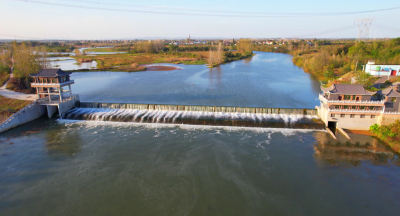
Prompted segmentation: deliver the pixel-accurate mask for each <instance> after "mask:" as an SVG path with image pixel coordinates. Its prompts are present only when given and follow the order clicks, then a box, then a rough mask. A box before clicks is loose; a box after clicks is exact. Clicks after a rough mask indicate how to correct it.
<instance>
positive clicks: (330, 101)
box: [319, 95, 385, 104]
mask: <svg viewBox="0 0 400 216" xmlns="http://www.w3.org/2000/svg"><path fill="white" fill-rule="evenodd" d="M319 99H320V100H322V101H323V102H325V103H339V104H385V101H384V100H381V101H354V100H328V99H327V98H326V97H325V96H323V95H319Z"/></svg>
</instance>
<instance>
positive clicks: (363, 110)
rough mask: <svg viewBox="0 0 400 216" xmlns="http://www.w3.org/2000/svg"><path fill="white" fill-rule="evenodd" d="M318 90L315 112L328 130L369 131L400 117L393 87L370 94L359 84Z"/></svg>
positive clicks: (340, 85) (396, 95)
mask: <svg viewBox="0 0 400 216" xmlns="http://www.w3.org/2000/svg"><path fill="white" fill-rule="evenodd" d="M321 90H322V92H323V94H320V95H319V100H320V106H317V107H316V109H317V110H318V116H319V117H320V118H321V120H322V121H323V122H324V123H325V125H326V126H327V127H339V128H344V129H350V130H369V127H370V126H371V125H373V124H378V125H382V124H383V125H386V124H390V123H393V122H394V121H395V120H397V119H399V118H400V106H399V103H400V94H399V93H398V92H396V91H395V90H394V89H393V87H389V88H388V89H385V90H382V91H377V92H371V91H367V90H365V88H364V86H363V85H361V84H333V85H332V86H331V87H327V88H325V87H322V86H321Z"/></svg>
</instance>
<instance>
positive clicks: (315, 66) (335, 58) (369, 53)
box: [253, 38, 400, 81]
mask: <svg viewBox="0 0 400 216" xmlns="http://www.w3.org/2000/svg"><path fill="white" fill-rule="evenodd" d="M253 49H254V50H255V51H266V52H278V53H289V54H292V55H293V56H294V58H293V63H294V64H295V65H297V66H299V67H303V69H304V71H306V72H309V73H312V74H314V75H315V76H317V77H318V78H319V79H320V80H323V81H327V80H330V79H334V78H336V77H340V76H342V75H344V74H346V73H348V72H351V71H361V70H362V65H365V64H367V62H368V60H370V59H374V60H375V63H376V64H400V38H396V39H390V40H381V41H372V42H363V41H359V42H357V41H354V40H347V41H345V40H337V41H335V40H331V41H329V40H314V41H312V42H307V41H304V40H301V41H297V42H293V41H291V42H289V44H284V45H276V46H270V45H258V44H253ZM356 65H357V68H356Z"/></svg>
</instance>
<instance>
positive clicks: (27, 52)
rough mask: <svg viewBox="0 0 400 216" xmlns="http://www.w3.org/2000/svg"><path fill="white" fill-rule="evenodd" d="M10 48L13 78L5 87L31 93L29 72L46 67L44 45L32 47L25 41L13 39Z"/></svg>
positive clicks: (36, 71)
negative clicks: (19, 41)
mask: <svg viewBox="0 0 400 216" xmlns="http://www.w3.org/2000/svg"><path fill="white" fill-rule="evenodd" d="M10 48H11V49H10V50H9V51H10V55H11V56H12V57H13V60H14V68H13V74H14V78H13V79H11V80H10V82H9V83H8V85H7V88H8V89H11V90H13V91H19V92H25V93H33V92H34V91H33V89H32V88H31V87H30V82H31V81H32V78H31V77H30V75H29V74H35V73H38V72H39V71H40V70H41V69H42V68H45V67H48V60H47V49H46V47H45V46H36V47H34V48H32V47H30V46H29V45H28V44H27V43H25V42H22V43H17V42H15V41H14V42H13V44H12V46H11V47H10ZM33 51H34V52H33Z"/></svg>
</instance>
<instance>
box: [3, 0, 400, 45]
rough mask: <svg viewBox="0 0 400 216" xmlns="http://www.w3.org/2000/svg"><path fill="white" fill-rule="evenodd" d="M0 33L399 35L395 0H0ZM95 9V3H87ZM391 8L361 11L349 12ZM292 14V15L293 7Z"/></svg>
mask: <svg viewBox="0 0 400 216" xmlns="http://www.w3.org/2000/svg"><path fill="white" fill-rule="evenodd" d="M0 5H1V7H0V9H1V15H2V17H1V19H0V39H24V38H25V39H47V40H50V39H55V40H57V39H60V40H61V39H70V40H102V39H103V40H104V39H135V38H143V39H146V38H165V39H167V38H168V39H179V38H187V37H188V35H189V34H190V35H191V38H194V39H196V38H294V37H297V38H357V36H358V32H359V29H358V26H357V25H355V21H356V20H358V19H364V18H374V21H373V27H372V28H371V30H370V34H369V37H371V38H374V37H376V38H384V37H389V38H393V37H400V25H399V24H398V22H399V21H400V1H398V0H388V1H385V0H381V1H376V0H374V1H372V0H364V1H354V0H335V1H321V0H318V1H317V0H303V1H298V0H297V1H294V0H293V1H285V0H281V1H276V0H275V1H269V0H241V1H239V0H230V1H225V0H224V1H221V0H202V1H184V0H168V1H166V0H146V1H134V0H130V1H128V0H0ZM95 8H97V9H95ZM387 8H395V9H393V10H385V11H378V12H367V13H350V14H343V13H346V12H362V11H371V10H380V9H387ZM299 13H300V14H299Z"/></svg>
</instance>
